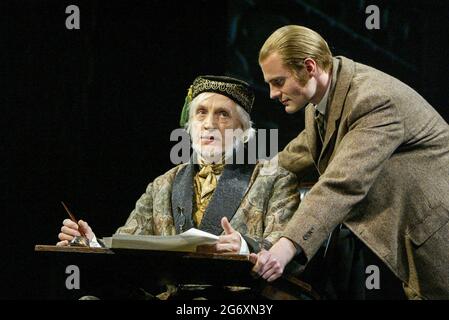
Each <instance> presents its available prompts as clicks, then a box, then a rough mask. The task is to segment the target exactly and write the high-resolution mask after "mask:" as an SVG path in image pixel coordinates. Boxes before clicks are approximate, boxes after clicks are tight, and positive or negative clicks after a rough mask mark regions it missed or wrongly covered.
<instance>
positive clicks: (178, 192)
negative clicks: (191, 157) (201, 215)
mask: <svg viewBox="0 0 449 320" xmlns="http://www.w3.org/2000/svg"><path fill="white" fill-rule="evenodd" d="M194 167H195V165H193V164H190V163H189V164H187V165H186V166H184V167H183V168H181V169H180V170H179V171H178V173H177V174H176V176H175V180H174V181H173V191H172V197H171V203H172V214H173V220H174V224H175V228H176V233H182V232H184V231H187V230H189V229H190V228H193V219H192V203H193V176H194V174H195V168H194Z"/></svg>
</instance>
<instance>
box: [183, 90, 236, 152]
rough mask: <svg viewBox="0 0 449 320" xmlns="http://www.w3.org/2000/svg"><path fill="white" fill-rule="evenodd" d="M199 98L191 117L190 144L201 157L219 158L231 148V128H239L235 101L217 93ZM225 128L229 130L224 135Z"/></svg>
mask: <svg viewBox="0 0 449 320" xmlns="http://www.w3.org/2000/svg"><path fill="white" fill-rule="evenodd" d="M206 94H208V95H209V96H208V97H207V98H206V99H204V100H201V101H200V103H199V104H198V106H197V107H196V110H194V114H193V116H192V117H193V119H192V132H191V135H192V144H193V147H194V149H195V150H196V151H197V152H199V153H200V154H201V155H202V156H203V158H212V157H215V158H217V157H218V159H215V161H218V160H221V156H222V154H223V153H224V152H225V150H228V149H229V148H231V150H232V148H233V135H232V134H230V133H232V130H234V129H241V128H242V125H241V123H240V119H239V116H238V114H237V107H236V105H235V102H234V101H232V100H231V99H229V98H228V97H226V96H223V95H221V94H217V93H206ZM226 130H229V132H228V134H227V135H226Z"/></svg>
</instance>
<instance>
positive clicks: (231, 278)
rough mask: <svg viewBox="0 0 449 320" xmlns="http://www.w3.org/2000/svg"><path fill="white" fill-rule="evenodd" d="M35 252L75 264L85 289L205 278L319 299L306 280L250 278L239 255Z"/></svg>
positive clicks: (269, 294) (41, 248)
mask: <svg viewBox="0 0 449 320" xmlns="http://www.w3.org/2000/svg"><path fill="white" fill-rule="evenodd" d="M35 252H36V253H37V254H38V255H39V256H40V257H42V259H43V261H44V263H48V262H50V264H51V265H53V266H54V265H55V264H57V265H59V267H60V266H61V265H62V266H65V267H67V266H68V265H76V266H77V267H78V268H79V269H80V273H81V282H82V286H83V287H84V288H86V290H94V288H95V287H99V286H103V285H105V284H109V285H113V284H114V283H116V282H123V281H126V283H127V284H129V285H135V286H136V287H146V286H148V287H151V286H153V287H154V286H155V285H157V286H162V285H166V284H207V285H218V286H242V287H251V288H257V290H258V291H260V294H261V295H262V296H264V297H266V298H270V299H282V300H293V299H298V297H301V298H304V297H308V298H310V299H319V296H318V294H316V293H315V292H314V291H313V290H312V288H311V287H310V286H309V285H308V284H307V283H304V282H302V281H300V280H298V279H296V278H293V277H285V276H284V277H283V278H281V279H279V280H276V281H275V282H273V283H272V284H268V283H267V282H266V281H264V280H261V279H255V278H254V277H253V276H252V275H251V269H252V267H253V264H252V263H251V262H250V261H249V260H248V256H244V255H224V254H212V253H186V252H174V251H149V250H127V249H114V250H110V249H103V248H84V247H57V246H50V245H36V246H35ZM65 267H64V269H63V270H61V274H62V275H63V277H64V276H65V277H67V275H65ZM61 286H64V282H63V283H61ZM91 292H92V291H91Z"/></svg>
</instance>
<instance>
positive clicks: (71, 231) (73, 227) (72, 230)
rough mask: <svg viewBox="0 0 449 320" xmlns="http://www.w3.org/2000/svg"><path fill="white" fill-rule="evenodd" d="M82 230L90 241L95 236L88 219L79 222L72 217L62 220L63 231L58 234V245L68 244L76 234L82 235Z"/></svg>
mask: <svg viewBox="0 0 449 320" xmlns="http://www.w3.org/2000/svg"><path fill="white" fill-rule="evenodd" d="M80 231H81V232H83V233H84V234H85V235H86V237H87V239H89V241H91V240H92V238H93V237H94V236H95V234H94V232H93V231H92V228H91V227H90V226H89V224H88V223H87V222H86V221H83V220H79V221H78V224H77V223H75V222H74V221H72V220H70V219H65V220H64V221H63V222H62V227H61V232H60V233H59V235H58V238H59V240H61V241H59V242H58V243H57V244H56V245H57V246H68V245H69V242H70V241H72V239H73V238H74V237H76V236H81V233H80Z"/></svg>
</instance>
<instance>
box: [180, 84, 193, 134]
mask: <svg viewBox="0 0 449 320" xmlns="http://www.w3.org/2000/svg"><path fill="white" fill-rule="evenodd" d="M190 102H192V86H190V88H189V90H187V95H186V98H185V100H184V106H183V107H182V111H181V119H180V120H179V125H180V126H181V128H184V127H185V125H186V123H187V122H188V121H189V111H190Z"/></svg>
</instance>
